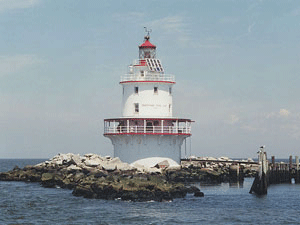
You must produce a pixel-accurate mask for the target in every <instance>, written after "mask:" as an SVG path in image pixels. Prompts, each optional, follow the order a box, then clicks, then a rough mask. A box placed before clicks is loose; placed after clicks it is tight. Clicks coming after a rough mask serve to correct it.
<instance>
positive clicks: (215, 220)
mask: <svg viewBox="0 0 300 225" xmlns="http://www.w3.org/2000/svg"><path fill="white" fill-rule="evenodd" d="M42 161H44V160H36V159H34V160H28V159H26V160H12V159H9V160H8V159H0V171H2V172H3V171H7V170H10V169H12V168H13V167H14V166H15V165H19V166H20V167H23V166H25V165H28V164H31V165H34V164H37V163H39V162H42ZM252 182H253V179H251V178H249V179H245V182H244V183H243V185H237V184H228V183H223V184H221V185H217V186H201V185H200V184H199V183H197V184H195V185H196V186H198V187H200V189H201V191H203V192H204V194H205V197H203V198H196V197H194V196H193V195H187V196H186V197H185V198H183V199H175V200H174V201H172V202H125V201H120V200H114V201H107V200H99V199H84V198H81V197H74V196H73V195H72V191H70V190H64V189H59V188H55V189H49V188H43V187H41V186H40V185H39V184H37V183H24V182H3V181H0V224H1V225H2V224H300V185H297V184H288V185H274V186H271V187H270V188H269V189H268V195H266V196H264V197H257V196H255V195H251V194H249V190H250V187H251V185H252Z"/></svg>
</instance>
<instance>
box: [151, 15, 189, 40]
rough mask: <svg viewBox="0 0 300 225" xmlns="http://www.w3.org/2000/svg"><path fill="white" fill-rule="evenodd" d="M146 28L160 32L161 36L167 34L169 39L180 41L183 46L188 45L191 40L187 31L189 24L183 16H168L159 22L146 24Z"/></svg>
mask: <svg viewBox="0 0 300 225" xmlns="http://www.w3.org/2000/svg"><path fill="white" fill-rule="evenodd" d="M146 26H147V27H149V28H151V29H153V30H154V29H155V30H158V31H157V32H160V33H161V34H165V35H167V36H168V37H170V36H172V38H173V39H174V40H176V41H178V42H179V43H181V44H186V43H188V42H189V41H190V40H191V38H190V36H189V32H188V30H187V23H186V22H185V18H184V17H183V16H180V15H177V16H167V17H163V18H160V19H157V20H153V21H150V22H148V23H146Z"/></svg>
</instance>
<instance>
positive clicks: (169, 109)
mask: <svg viewBox="0 0 300 225" xmlns="http://www.w3.org/2000/svg"><path fill="white" fill-rule="evenodd" d="M171 107H172V105H171V104H169V112H171Z"/></svg>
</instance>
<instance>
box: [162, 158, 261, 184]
mask: <svg viewBox="0 0 300 225" xmlns="http://www.w3.org/2000/svg"><path fill="white" fill-rule="evenodd" d="M193 159H198V160H199V161H197V160H194V161H193V160H190V161H183V162H182V165H181V170H175V171H172V170H167V174H166V175H167V177H168V180H169V181H174V182H203V183H221V182H230V181H233V182H235V181H237V180H240V181H242V180H243V179H244V177H255V175H256V174H257V171H258V164H249V162H251V163H253V162H254V161H253V160H252V159H250V158H249V159H247V160H232V159H230V158H228V157H220V158H213V157H198V158H196V157H195V158H193ZM200 160H201V161H200ZM237 170H239V172H238V173H237ZM237 174H239V176H237Z"/></svg>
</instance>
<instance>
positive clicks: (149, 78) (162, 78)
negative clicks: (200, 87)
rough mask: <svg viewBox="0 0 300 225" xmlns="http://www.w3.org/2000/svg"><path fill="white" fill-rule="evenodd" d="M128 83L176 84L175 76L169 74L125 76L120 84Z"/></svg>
mask: <svg viewBox="0 0 300 225" xmlns="http://www.w3.org/2000/svg"><path fill="white" fill-rule="evenodd" d="M126 82H166V83H175V76H174V75H169V74H159V73H153V74H152V73H151V74H145V75H143V76H142V75H141V74H125V75H124V76H121V80H120V83H126Z"/></svg>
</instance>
